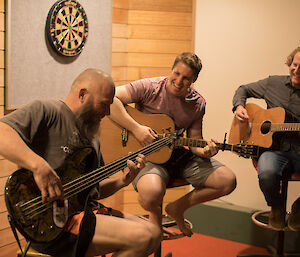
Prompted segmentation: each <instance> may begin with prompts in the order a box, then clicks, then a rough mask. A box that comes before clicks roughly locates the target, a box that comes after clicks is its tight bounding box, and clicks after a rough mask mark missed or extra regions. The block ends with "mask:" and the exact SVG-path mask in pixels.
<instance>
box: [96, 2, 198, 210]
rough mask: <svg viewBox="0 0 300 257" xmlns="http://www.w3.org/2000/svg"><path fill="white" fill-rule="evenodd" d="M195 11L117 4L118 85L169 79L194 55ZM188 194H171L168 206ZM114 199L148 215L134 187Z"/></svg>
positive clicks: (183, 5)
mask: <svg viewBox="0 0 300 257" xmlns="http://www.w3.org/2000/svg"><path fill="white" fill-rule="evenodd" d="M194 8H195V2H194V1H193V0H185V1H182V0H143V1H141V0H113V24H112V77H113V79H114V81H115V83H116V85H122V84H125V83H127V82H130V81H133V80H138V79H141V78H147V77H156V76H164V75H168V74H169V73H170V70H171V66H172V64H173V61H174V59H175V57H176V56H177V54H179V53H181V52H184V51H193V49H194V45H193V44H194V40H193V35H194ZM102 146H103V145H102ZM110 147H111V146H110ZM116 151H117V149H116ZM187 190H188V188H187V187H183V188H177V189H170V190H168V191H167V195H166V196H165V199H164V202H165V203H167V202H169V201H171V200H174V199H175V198H178V197H179V196H180V195H183V194H184V193H185V192H187ZM111 198H113V199H114V200H113V201H111V202H109V201H110V199H108V200H107V201H108V202H109V203H111V204H113V203H118V205H117V206H115V207H116V208H118V209H121V210H123V211H126V212H130V213H135V214H143V213H145V211H144V210H143V209H142V208H141V206H140V205H139V204H138V200H137V193H136V192H135V191H134V189H133V187H132V186H131V185H130V186H128V187H126V188H125V189H124V190H121V191H120V192H118V193H117V194H116V195H114V196H113V197H111ZM120 199H121V200H120Z"/></svg>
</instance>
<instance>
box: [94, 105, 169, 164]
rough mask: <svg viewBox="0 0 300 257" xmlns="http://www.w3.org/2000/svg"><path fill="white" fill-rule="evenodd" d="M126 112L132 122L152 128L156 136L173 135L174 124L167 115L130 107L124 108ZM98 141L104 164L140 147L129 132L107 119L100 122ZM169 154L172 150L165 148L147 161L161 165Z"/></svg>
mask: <svg viewBox="0 0 300 257" xmlns="http://www.w3.org/2000/svg"><path fill="white" fill-rule="evenodd" d="M126 110H127V112H128V113H129V115H130V116H131V117H132V118H133V119H134V120H136V121H137V122H138V123H140V124H142V125H144V126H148V127H150V128H152V129H153V130H154V132H155V133H157V134H164V133H167V132H171V133H174V131H175V128H174V122H173V120H172V119H171V118H170V117H169V116H167V115H164V114H145V113H142V112H140V111H138V110H137V109H135V108H133V107H131V106H126ZM100 141H101V152H102V155H103V159H104V161H105V163H108V162H111V161H113V160H116V159H118V158H120V157H121V156H125V155H127V154H128V153H129V152H134V151H136V150H137V149H139V148H141V147H142V145H141V144H140V143H139V142H138V141H137V139H136V138H135V137H134V136H133V134H132V133H131V132H129V131H128V130H126V129H124V128H122V127H121V126H119V125H118V124H117V123H115V122H114V121H112V120H110V119H109V118H108V117H105V118H104V119H102V121H101V126H100ZM171 154H172V148H170V146H165V147H163V148H162V149H160V150H158V151H156V152H154V153H152V154H151V155H149V156H148V157H147V160H149V161H151V162H154V163H157V164H161V163H164V162H166V161H168V160H169V158H170V156H171Z"/></svg>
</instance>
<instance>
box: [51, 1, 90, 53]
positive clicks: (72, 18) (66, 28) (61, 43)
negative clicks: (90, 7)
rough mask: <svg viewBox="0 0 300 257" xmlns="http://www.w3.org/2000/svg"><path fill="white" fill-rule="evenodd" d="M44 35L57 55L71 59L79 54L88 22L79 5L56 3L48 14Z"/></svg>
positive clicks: (64, 2) (86, 32) (85, 35)
mask: <svg viewBox="0 0 300 257" xmlns="http://www.w3.org/2000/svg"><path fill="white" fill-rule="evenodd" d="M46 33H47V37H48V40H49V43H50V45H51V46H52V47H53V49H54V50H55V51H56V52H57V53H58V54H60V55H63V56H71V57H72V56H76V55H78V54H80V53H81V51H82V49H83V47H84V45H85V43H86V41H87V37H88V20H87V16H86V13H85V11H84V9H83V7H82V6H81V5H80V3H78V2H77V1H75V0H59V1H57V2H56V3H55V4H54V5H53V6H52V7H51V9H50V11H49V13H48V17H47V22H46Z"/></svg>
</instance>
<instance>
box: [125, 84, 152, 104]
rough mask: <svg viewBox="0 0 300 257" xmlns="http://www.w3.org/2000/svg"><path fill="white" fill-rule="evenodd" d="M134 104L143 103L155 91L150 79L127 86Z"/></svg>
mask: <svg viewBox="0 0 300 257" xmlns="http://www.w3.org/2000/svg"><path fill="white" fill-rule="evenodd" d="M125 88H126V90H127V92H128V93H129V95H130V97H131V100H132V102H134V103H142V102H144V101H145V100H146V99H147V98H148V97H150V96H151V94H153V92H154V91H155V90H154V88H153V87H152V81H151V80H150V79H141V80H137V81H134V82H131V83H129V84H126V85H125Z"/></svg>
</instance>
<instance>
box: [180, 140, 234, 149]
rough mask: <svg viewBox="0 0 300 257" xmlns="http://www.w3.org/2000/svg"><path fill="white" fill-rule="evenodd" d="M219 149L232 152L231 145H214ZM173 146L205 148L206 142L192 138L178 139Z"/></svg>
mask: <svg viewBox="0 0 300 257" xmlns="http://www.w3.org/2000/svg"><path fill="white" fill-rule="evenodd" d="M215 144H216V146H217V147H218V148H219V149H222V150H228V151H233V145H231V144H222V143H215ZM174 145H175V146H188V147H205V146H206V145H207V142H206V141H205V140H202V139H194V138H186V137H180V138H178V139H176V140H175V143H174Z"/></svg>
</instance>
